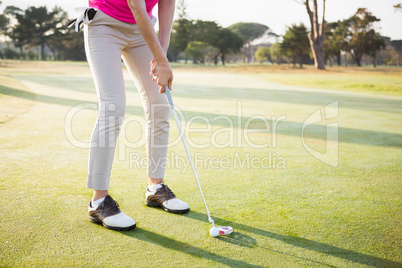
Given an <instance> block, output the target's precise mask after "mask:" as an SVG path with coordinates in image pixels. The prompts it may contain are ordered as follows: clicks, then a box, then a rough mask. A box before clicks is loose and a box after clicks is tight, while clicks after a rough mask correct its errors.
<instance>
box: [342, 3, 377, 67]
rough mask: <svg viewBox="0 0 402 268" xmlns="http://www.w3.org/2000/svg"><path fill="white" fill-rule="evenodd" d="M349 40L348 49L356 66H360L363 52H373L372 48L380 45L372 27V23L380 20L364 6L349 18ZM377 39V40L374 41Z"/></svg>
mask: <svg viewBox="0 0 402 268" xmlns="http://www.w3.org/2000/svg"><path fill="white" fill-rule="evenodd" d="M350 21H351V23H350V30H349V31H350V35H351V40H350V42H349V44H348V49H349V50H350V52H351V55H352V58H353V59H354V60H355V62H356V64H357V66H361V58H362V56H363V54H364V53H365V54H370V53H371V54H373V51H374V50H378V49H379V48H380V47H381V43H380V42H381V41H378V40H377V38H378V34H377V33H376V32H375V31H374V29H372V27H373V23H374V22H377V21H380V19H379V18H377V17H375V16H374V15H372V14H371V12H368V11H367V10H366V9H365V8H359V9H358V10H357V12H356V13H355V15H354V16H353V17H351V18H350ZM376 40H377V41H376Z"/></svg>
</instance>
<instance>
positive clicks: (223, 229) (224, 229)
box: [165, 85, 233, 237]
mask: <svg viewBox="0 0 402 268" xmlns="http://www.w3.org/2000/svg"><path fill="white" fill-rule="evenodd" d="M165 94H166V97H167V100H168V102H169V105H170V109H171V110H172V112H173V116H174V119H175V120H176V124H177V128H178V129H179V133H180V137H181V140H182V141H183V145H184V148H185V149H186V153H187V156H188V159H189V160H190V164H191V168H192V169H193V173H194V176H195V179H196V181H197V185H198V188H199V189H200V193H201V197H202V201H204V205H205V209H206V210H207V214H208V221H209V222H210V223H212V228H211V229H210V230H209V234H210V235H211V236H213V237H217V236H218V235H228V234H231V233H233V228H232V227H230V226H215V222H214V220H213V219H212V218H211V214H210V213H209V209H208V206H207V202H206V201H205V198H204V194H203V193H202V189H201V185H200V182H199V180H198V176H197V172H196V171H195V167H194V164H193V160H192V159H191V155H190V151H189V150H188V147H187V142H186V139H185V137H184V133H183V131H182V129H181V126H180V122H179V119H178V118H177V114H176V110H175V108H174V104H173V99H172V95H171V94H170V90H169V87H168V86H167V85H166V88H165Z"/></svg>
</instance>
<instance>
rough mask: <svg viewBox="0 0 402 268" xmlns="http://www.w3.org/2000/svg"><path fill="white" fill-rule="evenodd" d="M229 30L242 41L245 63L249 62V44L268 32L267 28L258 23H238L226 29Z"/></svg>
mask: <svg viewBox="0 0 402 268" xmlns="http://www.w3.org/2000/svg"><path fill="white" fill-rule="evenodd" d="M228 29H229V30H231V31H232V32H234V33H235V34H237V35H238V36H240V37H241V38H242V39H243V42H244V46H245V49H246V51H247V52H246V55H247V56H246V59H247V62H251V57H252V55H251V42H252V41H253V40H255V39H257V38H258V37H260V36H262V35H263V34H264V33H265V32H266V31H268V30H269V28H268V26H265V25H263V24H259V23H246V22H239V23H236V24H233V25H231V26H229V27H228Z"/></svg>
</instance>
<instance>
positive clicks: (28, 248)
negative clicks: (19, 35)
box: [0, 61, 402, 267]
mask: <svg viewBox="0 0 402 268" xmlns="http://www.w3.org/2000/svg"><path fill="white" fill-rule="evenodd" d="M256 69H258V70H256ZM0 71H1V74H2V75H1V76H0V94H1V97H0V103H1V106H0V111H1V116H3V117H5V116H6V115H8V117H7V118H8V119H7V120H3V123H1V124H0V156H1V161H0V196H1V198H2V201H1V209H0V228H1V230H0V266H5V267H27V266H34V267H150V266H162V265H163V266H166V267H188V266H194V267H311V266H313V267H328V266H330V267H401V266H402V255H401V252H402V251H401V250H402V243H401V241H402V240H401V233H400V230H401V226H402V224H401V223H402V215H401V208H402V202H401V194H402V187H401V186H402V183H401V165H400V163H401V161H402V154H401V153H402V151H401V147H402V119H401V112H402V105H401V104H402V99H401V98H400V97H399V96H393V95H395V94H394V93H395V92H401V86H400V85H401V78H398V77H396V76H394V75H393V74H391V75H390V77H391V78H392V79H389V80H384V77H387V74H386V70H376V71H375V70H371V69H370V70H369V69H364V70H362V71H360V70H357V69H353V70H350V69H347V70H341V69H339V70H338V71H337V72H333V71H328V72H325V73H323V74H319V75H317V74H316V72H315V71H314V70H310V69H305V70H302V71H300V70H292V69H289V70H288V69H286V68H284V69H280V68H279V69H275V68H271V67H269V68H266V67H265V66H263V67H258V66H257V67H255V66H252V67H244V66H243V67H241V66H240V67H239V66H232V67H231V66H229V67H227V68H217V69H215V68H212V67H200V68H193V66H190V67H182V66H181V67H180V68H179V67H177V68H175V83H174V92H173V97H174V99H175V102H176V105H177V107H178V108H179V109H180V110H181V111H182V112H183V113H184V116H185V117H186V119H187V120H186V123H185V124H184V127H186V135H188V141H189V143H190V144H191V142H192V143H197V144H206V145H208V144H210V142H211V139H212V141H214V142H216V143H217V144H218V145H219V144H220V145H222V144H225V143H227V142H230V141H232V144H231V145H232V147H230V146H221V147H223V148H216V147H213V146H209V147H207V148H196V147H194V146H191V147H190V151H191V153H192V155H193V158H194V160H195V161H196V165H197V172H198V175H199V178H200V182H201V185H202V187H203V191H204V195H205V197H206V199H207V202H208V205H209V208H210V210H211V213H212V216H213V217H214V218H215V219H216V222H217V224H218V225H230V226H232V227H233V228H234V230H235V233H233V234H232V235H230V236H227V237H221V238H212V237H210V236H209V234H208V231H209V228H210V227H211V226H210V224H209V223H208V221H207V217H206V213H205V209H204V207H203V203H202V200H201V197H200V195H199V192H198V188H197V185H196V182H195V180H194V178H193V175H192V173H191V170H190V169H184V168H183V165H182V163H181V162H177V161H178V160H182V159H184V160H185V159H186V155H185V152H184V149H183V146H182V144H181V143H180V142H177V143H176V144H173V145H172V146H171V147H170V148H169V152H168V156H169V161H170V162H168V169H167V175H166V182H167V184H168V185H169V186H170V187H171V188H172V189H173V190H174V191H175V193H176V194H177V195H178V196H179V197H180V198H182V199H183V200H185V201H187V202H188V203H189V204H190V207H191V212H190V213H188V214H186V215H174V214H169V213H166V212H164V211H162V210H159V209H152V208H148V207H146V206H145V205H144V204H143V201H144V195H145V192H144V189H145V187H146V185H147V179H146V177H145V174H146V170H145V168H144V167H141V166H140V167H136V163H135V161H134V160H133V159H135V158H136V157H137V156H141V157H144V156H145V149H144V146H138V144H141V141H143V136H141V135H140V128H139V125H137V124H134V123H132V124H125V125H124V126H123V129H122V133H125V134H126V135H124V136H122V135H121V137H120V139H119V143H118V147H117V152H116V158H115V162H114V167H113V174H112V180H111V194H112V196H113V197H114V198H115V199H116V200H117V201H118V202H119V203H120V205H121V207H122V209H123V211H124V212H125V213H126V214H128V215H130V216H132V217H133V218H134V219H135V220H136V222H137V225H138V227H137V228H136V229H135V230H133V231H130V232H115V231H110V230H106V229H105V228H102V227H101V226H98V225H94V224H91V223H89V222H88V220H87V204H88V202H89V200H90V198H91V191H90V190H88V189H86V188H85V185H86V172H87V171H86V169H87V158H88V150H87V149H85V148H78V147H75V146H74V145H73V144H71V143H70V142H69V140H68V139H67V137H70V138H71V136H69V135H68V134H66V133H65V131H66V129H70V127H69V125H67V127H66V125H65V118H66V115H67V114H68V113H69V111H70V109H71V107H73V106H74V105H76V104H79V103H86V105H87V106H85V107H91V105H93V104H96V102H97V100H96V94H95V92H94V88H93V84H92V80H91V76H90V72H89V69H88V68H87V66H86V64H82V63H60V62H59V63H51V62H46V63H44V62H33V63H23V62H12V61H10V62H6V64H3V65H2V66H0ZM266 71H269V72H266ZM367 72H370V73H371V75H370V76H369V75H368V74H367ZM393 72H394V71H392V72H391V73H393ZM316 76H318V77H320V78H319V79H318V78H317V79H316V80H315V81H316V82H315V84H314V85H313V84H304V83H302V84H300V83H299V82H297V81H302V80H306V81H308V80H309V78H310V77H316ZM275 77H276V79H275ZM285 77H286V80H287V81H290V82H289V84H293V85H286V84H279V83H277V82H278V81H279V80H280V79H279V78H281V79H285ZM352 77H354V80H355V81H366V80H367V78H368V77H369V78H370V80H368V82H367V84H372V83H379V84H381V83H382V84H384V85H386V84H389V85H391V84H392V85H394V84H395V85H396V89H395V90H388V91H385V90H384V92H382V93H383V94H381V93H380V92H377V91H376V92H374V93H375V94H370V93H371V92H372V89H370V87H367V86H365V85H364V83H363V84H360V83H358V82H356V83H357V84H358V86H357V87H356V88H354V89H353V90H352V89H349V90H348V92H346V88H345V87H344V86H345V85H347V84H350V83H352V82H353V81H352V80H353V79H352ZM271 78H272V79H271ZM327 78H328V80H331V79H333V81H337V83H338V84H337V86H335V85H334V84H331V88H330V89H334V90H335V89H339V90H340V91H333V90H326V87H325V86H321V85H318V84H319V82H318V81H319V80H320V79H322V81H324V82H325V81H326V80H327ZM126 80H127V81H126V86H127V105H128V108H127V111H128V114H127V120H126V122H130V120H133V119H138V118H142V117H143V112H142V108H141V102H140V100H139V98H138V94H137V92H136V89H135V87H134V86H133V84H132V82H130V80H129V77H128V76H126ZM323 84H324V85H325V83H323ZM329 84H330V83H329V82H328V83H327V85H329ZM297 85H298V86H297ZM397 85H399V87H398V86H397ZM300 86H303V87H300ZM338 86H339V88H337V87H338ZM316 87H319V88H321V89H315V88H316ZM355 91H364V92H361V93H359V92H355ZM398 94H399V93H398ZM239 101H240V102H241V104H239ZM334 101H339V116H338V117H336V118H333V119H328V120H327V121H325V122H321V123H317V124H315V125H313V126H310V127H307V128H306V129H305V136H304V138H305V142H306V143H307V145H308V146H310V147H311V148H314V149H315V150H317V151H320V152H325V148H326V147H325V144H326V131H327V128H326V125H325V123H331V122H332V123H333V122H338V123H339V165H338V166H336V167H332V166H330V165H328V164H325V163H323V162H321V161H320V160H318V159H316V158H315V157H313V156H312V155H311V154H309V153H308V152H307V151H306V149H305V148H304V147H303V145H302V137H301V133H302V127H303V122H304V121H305V120H306V119H307V118H308V117H309V116H310V115H311V114H313V113H314V112H315V111H317V110H319V109H320V110H321V111H322V114H323V115H324V106H325V105H327V104H328V103H332V102H334ZM239 105H241V114H240V113H239ZM70 112H71V111H70ZM96 114H97V112H96V111H95V110H91V109H89V108H88V109H86V110H82V111H80V112H78V113H76V114H75V117H74V118H73V121H72V125H71V131H72V133H73V134H74V136H75V138H76V141H82V142H86V141H88V140H89V137H90V134H91V131H92V127H93V124H94V122H95V119H96ZM196 115H202V116H204V117H203V118H204V121H201V120H195V121H193V123H192V124H191V125H189V121H188V120H190V119H191V118H194V116H196ZM222 115H224V116H227V117H226V118H227V119H230V121H231V122H233V128H229V126H230V125H229V122H228V120H226V119H223V118H222V117H220V118H219V117H218V116H222ZM254 115H261V116H263V117H265V118H267V119H268V123H269V124H270V130H271V131H270V132H267V131H265V132H263V131H261V130H258V129H261V128H263V127H265V124H264V123H263V122H262V121H261V120H254V121H252V122H250V125H249V128H250V129H251V128H253V129H257V132H255V133H249V134H248V136H247V137H248V140H246V139H245V137H244V126H245V124H246V122H247V120H249V119H250V118H251V117H252V116H254ZM273 116H276V117H279V116H286V119H283V120H282V121H280V122H279V123H278V124H277V131H276V133H275V134H274V133H273V131H272V126H273V122H272V118H273ZM0 118H2V117H0ZM205 120H206V121H208V122H210V123H211V129H210V130H209V131H204V132H198V133H196V131H195V130H194V129H195V128H197V127H198V128H204V130H205V127H206V124H205V122H206V121H205ZM131 122H132V121H131ZM183 123H184V122H183ZM239 125H240V128H239ZM66 135H67V136H66ZM239 135H240V137H239ZM230 137H232V138H233V139H232V140H230ZM177 138H178V131H177V128H176V126H175V123H174V120H173V118H171V140H175V139H177ZM136 141H139V142H138V143H136ZM248 141H249V142H250V141H251V142H253V143H255V144H267V145H268V147H267V148H264V149H257V148H253V146H249V144H248V143H247V142H248ZM275 142H276V145H275ZM134 143H136V144H134ZM330 144H332V143H330ZM137 147H138V148H137ZM247 157H249V159H250V161H252V160H251V159H254V160H253V161H256V162H253V163H254V164H252V163H250V165H249V166H247V165H245V166H243V167H242V166H241V164H242V163H241V162H239V161H238V160H239V159H240V160H244V159H247ZM261 159H265V160H264V161H266V162H265V163H264V167H265V168H261V165H258V163H257V162H258V161H259V160H261ZM236 161H237V162H236ZM234 163H236V165H235V164H234ZM256 163H257V164H256ZM219 164H220V165H221V166H219Z"/></svg>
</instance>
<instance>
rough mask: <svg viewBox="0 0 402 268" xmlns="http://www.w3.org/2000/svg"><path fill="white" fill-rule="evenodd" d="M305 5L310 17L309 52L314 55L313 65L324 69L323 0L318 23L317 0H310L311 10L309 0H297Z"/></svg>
mask: <svg viewBox="0 0 402 268" xmlns="http://www.w3.org/2000/svg"><path fill="white" fill-rule="evenodd" d="M299 1H300V2H301V3H302V4H303V5H305V7H306V10H307V14H308V16H309V19H310V25H311V31H310V34H309V35H308V39H309V41H310V47H311V52H312V54H313V57H314V64H315V67H316V68H317V69H319V70H325V60H324V49H323V46H324V27H325V0H323V13H322V22H321V24H320V22H319V19H318V3H317V0H311V1H312V2H313V10H311V7H310V0H299Z"/></svg>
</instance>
